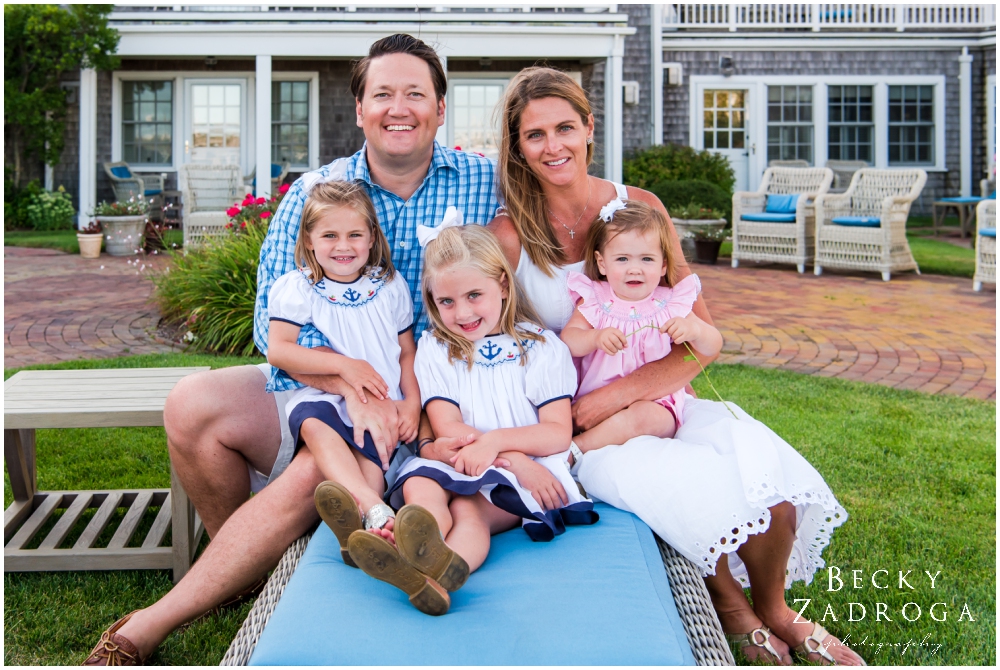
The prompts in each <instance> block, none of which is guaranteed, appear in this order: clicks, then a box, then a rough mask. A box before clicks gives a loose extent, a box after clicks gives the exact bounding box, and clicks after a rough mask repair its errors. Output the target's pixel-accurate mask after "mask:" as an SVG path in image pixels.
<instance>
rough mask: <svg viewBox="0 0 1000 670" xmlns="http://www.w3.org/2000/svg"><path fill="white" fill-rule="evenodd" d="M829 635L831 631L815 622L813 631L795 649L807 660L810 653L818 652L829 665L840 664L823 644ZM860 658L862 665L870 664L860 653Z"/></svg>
mask: <svg viewBox="0 0 1000 670" xmlns="http://www.w3.org/2000/svg"><path fill="white" fill-rule="evenodd" d="M828 637H830V632H829V631H828V630H827V629H826V628H823V626H821V625H819V624H818V623H816V622H813V630H812V632H811V633H809V635H807V636H806V639H804V640H802V644H800V645H798V646H796V647H795V648H794V649H793V651H794V652H795V653H796V654H799V655H801V656H802V658H803V659H805V660H806V661H808V660H809V654H818V655H819V657H820V658H821V659H822V660H824V661H826V662H827V663H828V664H829V665H840V664H839V663H837V659H835V658H834V657H833V656H831V655H830V652H829V651H827V648H826V647H825V646H823V640H825V639H826V638H828ZM858 658H859V659H861V665H868V664H867V663H865V659H863V658H861V656H860V655H859V656H858Z"/></svg>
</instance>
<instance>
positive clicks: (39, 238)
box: [3, 230, 184, 254]
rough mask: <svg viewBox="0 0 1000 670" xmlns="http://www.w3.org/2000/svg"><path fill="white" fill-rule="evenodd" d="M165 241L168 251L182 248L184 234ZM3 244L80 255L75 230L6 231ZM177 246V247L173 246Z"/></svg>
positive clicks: (169, 234)
mask: <svg viewBox="0 0 1000 670" xmlns="http://www.w3.org/2000/svg"><path fill="white" fill-rule="evenodd" d="M164 241H165V243H166V246H167V248H168V249H171V248H180V247H181V246H182V245H183V243H184V232H183V231H181V230H168V231H166V233H165V235H164ZM3 243H4V246H7V247H33V248H36V249H58V250H59V251H65V252H66V253H68V254H77V253H80V245H79V244H78V243H77V241H76V231H75V230H5V231H4V233H3ZM175 244H176V245H177V247H174V246H173V245H175Z"/></svg>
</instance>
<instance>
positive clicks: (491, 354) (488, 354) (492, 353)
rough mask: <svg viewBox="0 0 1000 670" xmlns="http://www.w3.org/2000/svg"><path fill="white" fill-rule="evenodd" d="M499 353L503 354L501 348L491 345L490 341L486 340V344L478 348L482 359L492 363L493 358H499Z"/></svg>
mask: <svg viewBox="0 0 1000 670" xmlns="http://www.w3.org/2000/svg"><path fill="white" fill-rule="evenodd" d="M483 349H485V350H486V351H483ZM501 352H503V347H498V346H497V345H495V344H493V341H492V340H486V344H484V345H483V346H481V347H479V353H481V354H482V355H483V358H485V359H486V360H488V361H492V360H493V359H494V358H496V357H497V356H499V355H500V354H501Z"/></svg>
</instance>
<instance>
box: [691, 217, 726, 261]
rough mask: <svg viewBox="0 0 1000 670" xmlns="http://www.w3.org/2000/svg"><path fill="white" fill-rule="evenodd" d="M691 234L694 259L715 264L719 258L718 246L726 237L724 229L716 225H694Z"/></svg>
mask: <svg viewBox="0 0 1000 670" xmlns="http://www.w3.org/2000/svg"><path fill="white" fill-rule="evenodd" d="M691 234H692V236H693V239H694V261H695V263H705V264H706V265H715V262H716V261H717V260H719V248H720V247H721V246H722V242H723V240H725V239H726V229H725V228H719V227H717V226H700V227H698V226H696V227H694V228H692V230H691Z"/></svg>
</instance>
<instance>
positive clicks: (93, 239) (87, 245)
mask: <svg viewBox="0 0 1000 670" xmlns="http://www.w3.org/2000/svg"><path fill="white" fill-rule="evenodd" d="M76 241H77V242H79V244H80V257H81V258H100V257H101V242H103V241H104V233H77V234H76Z"/></svg>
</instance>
